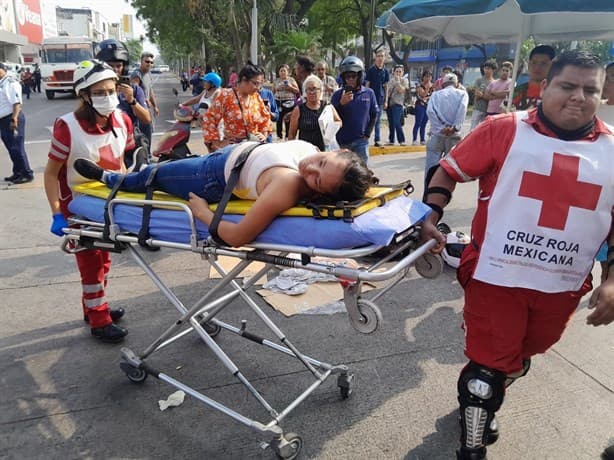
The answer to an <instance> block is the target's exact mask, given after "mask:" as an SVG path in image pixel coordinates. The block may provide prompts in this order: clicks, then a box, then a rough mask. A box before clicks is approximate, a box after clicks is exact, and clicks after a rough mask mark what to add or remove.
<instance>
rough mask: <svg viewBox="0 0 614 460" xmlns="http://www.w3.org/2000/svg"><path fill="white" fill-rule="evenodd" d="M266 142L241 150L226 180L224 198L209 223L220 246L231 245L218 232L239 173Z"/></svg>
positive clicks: (210, 229) (212, 234)
mask: <svg viewBox="0 0 614 460" xmlns="http://www.w3.org/2000/svg"><path fill="white" fill-rule="evenodd" d="M263 144H264V142H260V143H258V144H255V145H252V146H251V147H248V148H246V149H245V150H243V152H241V155H239V157H238V158H237V161H236V162H235V164H234V166H233V167H232V170H231V171H230V177H228V181H227V182H226V187H225V188H224V194H223V195H222V198H221V199H220V201H219V202H218V204H217V208H216V209H215V212H214V213H213V219H212V220H211V223H210V224H209V234H210V235H211V238H212V239H213V241H215V242H216V243H217V244H219V245H220V246H230V245H229V244H228V243H226V241H224V240H223V239H222V238H220V236H219V235H218V233H217V230H218V226H219V225H220V221H221V220H222V215H224V210H225V209H226V205H227V204H228V201H229V200H230V197H231V196H232V192H233V191H234V189H235V185H237V181H238V180H239V175H240V174H241V170H242V169H243V166H244V165H245V162H246V161H247V158H248V157H249V155H250V154H251V153H252V152H253V151H254V150H255V149H256V147H260V146H261V145H263Z"/></svg>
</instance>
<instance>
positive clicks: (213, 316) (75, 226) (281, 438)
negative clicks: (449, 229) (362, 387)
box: [62, 198, 443, 459]
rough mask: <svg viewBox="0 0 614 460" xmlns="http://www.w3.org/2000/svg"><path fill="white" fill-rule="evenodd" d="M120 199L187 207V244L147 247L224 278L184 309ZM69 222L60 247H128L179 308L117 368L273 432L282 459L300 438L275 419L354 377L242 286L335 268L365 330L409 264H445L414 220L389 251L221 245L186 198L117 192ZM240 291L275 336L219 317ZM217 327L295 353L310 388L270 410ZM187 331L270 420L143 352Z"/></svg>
mask: <svg viewBox="0 0 614 460" xmlns="http://www.w3.org/2000/svg"><path fill="white" fill-rule="evenodd" d="M118 205H132V206H153V207H160V208H165V209H168V208H173V209H179V210H181V211H183V212H185V213H186V214H187V215H188V217H189V222H190V226H191V237H190V243H189V244H188V243H176V242H168V241H163V240H158V239H154V238H149V239H147V240H146V242H145V243H146V245H148V246H150V247H160V248H162V247H165V248H170V249H180V250H187V251H191V252H195V253H199V254H201V257H203V258H204V259H206V260H207V261H208V262H209V263H210V264H211V266H212V267H213V268H214V269H215V270H216V271H217V272H218V273H219V274H220V276H221V279H219V280H218V283H217V285H216V286H214V287H213V288H212V289H210V290H209V291H208V292H206V293H205V294H204V295H203V296H202V297H201V298H200V299H199V300H198V301H197V302H196V303H195V304H194V305H193V306H191V307H189V308H188V307H186V306H185V305H184V304H183V303H182V302H181V300H180V299H179V298H178V297H177V296H176V295H175V294H174V292H173V291H172V290H171V289H170V288H169V287H167V286H166V285H165V284H164V282H163V281H162V280H161V279H160V278H159V277H158V275H157V274H156V273H155V272H154V271H153V269H152V268H151V267H150V266H149V264H148V263H147V262H146V261H145V259H144V258H143V256H142V255H141V253H140V251H142V250H143V249H142V248H140V245H139V238H138V236H137V235H134V234H130V233H124V232H122V231H121V230H120V228H119V226H118V224H117V223H116V221H115V218H114V210H115V207H116V206H118ZM69 222H70V223H71V224H72V226H71V227H70V228H65V229H64V233H65V237H64V241H63V244H62V249H63V250H64V251H65V252H68V253H76V252H79V251H83V250H88V249H100V250H105V251H109V252H123V251H128V253H129V254H130V255H131V256H132V258H133V259H134V260H135V261H136V263H137V264H138V265H139V266H140V267H141V269H142V270H143V271H144V272H145V274H146V275H147V276H148V277H149V278H150V279H151V280H152V281H153V283H154V284H155V285H156V286H157V287H158V289H159V290H160V291H161V292H162V294H163V295H164V296H165V297H166V298H167V299H168V300H169V301H170V302H171V304H172V305H173V306H174V307H175V308H176V309H177V311H178V312H179V314H180V317H179V319H177V320H176V321H175V322H174V323H173V324H172V325H171V326H170V327H169V328H168V329H167V330H166V331H164V332H163V333H162V335H160V336H159V337H158V338H157V339H156V340H154V341H153V343H151V344H150V345H149V346H148V347H147V348H146V349H145V350H144V351H142V352H141V353H136V352H134V351H132V350H131V349H129V348H122V349H121V356H122V360H121V362H120V368H121V369H122V371H123V372H124V373H125V374H126V376H127V377H128V379H129V380H130V381H131V382H134V383H143V382H144V381H145V379H146V378H147V376H148V375H152V376H154V377H155V378H157V379H159V380H161V381H163V382H165V383H167V384H169V385H171V386H172V387H174V388H176V389H178V390H183V391H184V392H185V393H187V394H189V395H190V396H192V397H194V398H195V399H197V400H198V401H200V402H202V403H204V404H205V405H207V406H209V407H212V408H214V409H217V410H219V411H220V412H222V413H224V414H225V415H227V416H229V417H231V418H233V419H234V420H235V421H237V422H239V423H242V424H244V425H246V426H248V427H250V428H252V429H254V430H255V431H257V432H258V433H260V434H262V435H266V436H269V437H271V436H272V439H270V440H269V441H268V442H263V443H262V446H263V447H271V448H272V450H273V451H274V453H275V455H277V457H278V458H282V459H294V458H296V457H297V456H298V454H299V452H300V450H301V448H302V439H301V438H300V436H298V435H296V434H294V433H287V432H284V430H283V429H282V428H281V426H280V423H281V422H282V420H283V419H285V418H286V416H288V414H289V413H290V412H291V411H292V410H294V409H295V408H296V407H297V406H298V405H299V404H300V403H301V402H302V401H304V400H305V399H306V398H307V397H308V396H309V395H310V394H311V393H313V392H314V391H315V390H316V389H317V388H318V387H319V386H320V385H321V384H322V383H324V381H325V380H326V379H327V378H328V377H331V376H333V375H337V386H338V388H339V391H340V394H341V397H342V398H343V399H345V398H348V397H349V396H350V394H351V393H352V381H353V378H354V376H353V374H352V373H351V372H350V370H349V369H348V367H347V366H345V365H342V364H341V365H333V364H329V363H325V362H322V361H319V360H316V359H314V358H312V357H309V356H307V355H305V354H303V353H302V352H301V351H299V350H298V348H297V347H296V346H294V345H293V343H292V342H291V341H290V340H289V339H288V337H286V335H285V334H284V333H283V331H281V330H280V329H279V328H278V327H277V325H276V324H275V323H274V322H273V321H272V320H271V318H270V317H269V316H268V315H267V314H266V313H265V312H264V310H263V309H262V308H261V307H260V306H258V304H257V303H256V302H255V301H254V300H253V299H252V298H251V297H250V295H249V294H248V293H247V292H246V291H247V289H249V288H250V287H252V286H253V285H254V284H255V283H256V282H257V281H258V280H259V279H261V278H262V277H263V276H265V275H266V273H268V272H269V271H270V270H273V269H277V268H279V267H289V268H302V269H306V270H310V271H314V272H318V273H326V274H329V275H334V276H336V277H337V278H338V279H339V281H340V283H341V286H342V288H343V293H344V296H343V300H344V304H345V307H346V309H347V312H348V316H349V320H350V323H351V324H352V326H353V327H354V328H355V329H356V330H357V331H359V332H361V333H364V334H370V333H373V332H374V331H375V330H376V329H377V327H378V324H379V323H380V322H381V320H382V315H381V312H380V310H379V308H378V307H377V305H376V304H375V303H374V301H375V300H377V299H378V298H379V297H380V296H381V295H383V294H384V293H385V292H387V291H388V290H390V289H392V287H393V286H395V285H396V284H398V283H399V282H400V281H401V280H402V279H403V278H404V277H405V275H406V274H407V272H408V271H409V269H410V267H411V266H412V265H414V266H415V267H416V269H417V270H418V272H419V273H420V274H421V275H422V276H424V277H427V278H432V277H435V276H437V275H439V274H440V273H441V271H442V270H443V261H442V260H441V258H440V257H439V256H434V255H432V254H430V253H429V250H430V249H431V248H432V247H433V246H435V244H436V243H435V241H434V240H431V241H428V242H427V243H425V244H423V245H419V244H418V241H419V239H418V236H419V227H416V226H412V227H410V228H409V229H407V230H406V231H404V232H403V233H402V234H399V235H398V237H397V238H396V239H395V240H396V241H395V242H394V244H393V245H392V247H393V249H392V250H388V248H389V247H387V246H378V245H371V246H367V247H362V248H356V249H344V250H337V249H333V250H331V249H318V248H316V247H303V246H293V245H278V244H263V243H252V244H249V245H247V246H246V248H240V249H237V248H230V247H223V246H218V245H217V244H215V243H214V242H213V241H212V240H211V238H208V239H206V240H202V239H199V237H198V233H197V230H196V223H195V220H194V216H193V214H192V212H191V210H190V208H189V207H188V206H187V205H186V204H184V203H179V202H174V201H160V200H135V199H125V198H115V199H112V200H110V201H109V202H108V225H105V224H104V223H99V222H93V221H90V220H87V219H83V218H79V217H72V218H70V219H69ZM382 251H385V252H386V254H385V255H384V257H383V258H382V259H380V260H378V261H377V262H376V263H374V264H373V265H371V266H370V267H368V268H367V269H364V268H358V269H357V268H349V267H347V266H344V265H335V264H329V263H322V262H314V261H312V257H326V258H336V259H338V258H365V257H367V258H369V257H374V256H376V255H377V254H379V253H381V252H382ZM290 254H298V255H300V259H296V258H294V257H290ZM219 256H228V257H233V258H236V259H238V263H237V265H236V266H234V267H233V268H232V269H230V270H228V271H227V270H226V269H224V268H223V267H222V266H221V265H220V264H219V263H218V261H217V258H218V257H219ZM393 259H394V260H397V259H398V260H397V261H396V262H395V263H394V265H393V266H391V267H389V268H386V269H383V270H381V269H380V267H382V265H383V264H385V263H387V262H389V261H391V260H393ZM253 262H262V263H264V264H265V265H264V266H263V267H262V268H261V269H260V270H258V272H257V273H255V274H254V275H252V276H250V277H248V278H245V279H243V281H242V282H241V283H239V282H238V281H237V278H239V277H240V275H241V273H243V272H244V271H245V270H246V269H247V268H248V267H249V266H250V265H251V264H252V263H253ZM399 275H400V276H399ZM392 278H396V280H394V281H393V282H391V283H390V284H389V285H388V286H386V287H384V288H382V289H381V290H380V291H379V292H378V293H377V294H376V295H375V296H374V297H373V298H372V299H371V300H368V299H366V298H363V297H362V296H361V285H362V283H363V282H378V281H387V280H390V279H392ZM228 286H230V287H231V288H232V290H231V292H229V293H226V294H221V292H222V290H223V289H224V288H226V287H228ZM237 297H240V298H241V299H242V300H243V301H244V302H245V303H246V304H247V305H248V306H249V307H250V309H251V310H252V312H254V313H255V314H256V316H257V317H258V318H259V319H260V320H261V321H262V322H263V323H264V325H265V326H266V327H267V328H268V329H269V330H270V331H271V332H272V333H273V334H274V335H275V337H276V338H277V340H278V341H279V343H276V342H273V341H270V340H267V339H266V338H264V337H262V336H259V335H258V334H255V333H253V332H251V331H248V330H247V322H246V321H245V320H243V321H242V322H241V325H240V327H236V326H233V325H231V324H228V323H226V322H224V321H222V320H220V319H218V318H217V315H218V314H219V313H220V312H221V311H222V310H223V309H224V308H225V307H226V306H227V305H229V304H230V302H232V301H233V300H234V299H236V298H237ZM222 330H225V331H228V332H231V333H233V334H236V335H238V336H240V337H243V338H245V339H248V340H250V341H252V342H255V343H257V344H260V345H262V346H265V347H267V348H269V349H272V350H276V351H278V352H280V353H282V354H285V355H288V356H291V357H294V358H296V359H297V360H299V361H300V362H301V363H302V364H303V365H304V367H305V368H306V369H307V370H308V371H309V372H310V373H311V374H312V376H313V379H314V381H313V383H311V384H310V385H308V387H307V388H306V389H305V390H304V391H303V392H302V393H300V394H299V395H298V396H297V397H296V398H295V399H294V400H293V401H291V402H290V403H289V404H288V405H287V406H286V407H285V408H283V409H282V410H276V409H274V408H273V407H272V405H271V404H270V403H269V402H268V401H267V400H266V399H265V398H264V397H263V395H262V394H261V393H260V392H259V391H258V390H257V389H256V388H255V387H254V386H253V385H252V384H251V382H250V381H249V380H248V379H247V378H246V377H245V376H244V374H243V373H242V372H241V371H240V370H239V369H238V367H237V366H236V365H235V364H234V362H233V361H232V360H231V358H230V357H229V356H228V355H227V354H226V353H225V352H224V350H222V348H221V347H220V346H219V345H217V343H216V341H215V340H214V337H215V336H216V335H217V334H218V333H219V332H220V331H222ZM192 332H196V334H198V336H199V337H200V338H201V339H202V341H203V342H204V343H205V344H206V345H207V347H208V348H209V349H210V350H211V351H212V352H213V353H214V355H215V356H216V357H217V359H219V360H220V361H221V362H222V364H223V365H224V367H225V368H226V369H227V370H228V371H229V372H230V373H231V374H232V375H234V376H235V377H236V378H237V379H238V381H239V382H240V383H242V384H243V385H244V386H245V387H246V388H247V390H248V391H249V393H250V394H251V395H252V396H253V397H254V398H255V399H256V400H257V401H258V402H259V403H260V404H261V405H262V406H263V407H264V408H265V409H266V411H267V412H268V413H269V415H270V416H271V420H270V421H268V422H259V421H257V420H254V419H251V418H249V417H247V416H245V415H243V414H240V413H238V412H236V411H235V410H233V409H231V408H230V407H227V406H225V405H224V404H221V403H220V402H218V401H216V400H214V399H211V398H210V397H208V396H206V395H205V394H203V393H201V392H199V391H197V390H195V389H193V388H191V387H189V386H187V385H185V384H184V383H182V382H180V381H178V380H176V379H175V378H173V377H171V376H170V375H168V374H166V373H164V372H162V371H160V370H158V369H157V368H155V367H154V366H152V365H150V364H149V362H148V358H149V357H150V356H151V355H153V354H154V353H156V352H158V351H160V350H162V349H163V348H165V347H167V346H169V345H171V344H173V343H174V342H176V341H177V340H179V339H180V338H182V337H184V336H186V335H188V334H190V333H192Z"/></svg>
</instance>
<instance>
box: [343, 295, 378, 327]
mask: <svg viewBox="0 0 614 460" xmlns="http://www.w3.org/2000/svg"><path fill="white" fill-rule="evenodd" d="M356 303H357V306H358V312H359V313H360V321H359V322H356V321H352V320H351V319H350V323H351V324H352V327H354V329H356V330H357V331H358V332H360V333H361V334H371V333H372V332H375V330H376V329H377V327H378V325H379V323H380V321H382V312H381V311H380V309H379V307H378V306H377V305H375V303H373V302H371V301H370V300H367V299H358V300H357V302H356Z"/></svg>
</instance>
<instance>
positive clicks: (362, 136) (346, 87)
mask: <svg viewBox="0 0 614 460" xmlns="http://www.w3.org/2000/svg"><path fill="white" fill-rule="evenodd" d="M339 71H340V72H341V80H342V83H343V85H342V87H341V89H338V90H337V91H335V92H334V93H333V95H332V97H331V100H330V103H331V104H332V105H333V107H335V109H336V110H337V113H338V114H339V116H340V117H341V121H342V122H343V124H342V126H341V128H340V129H339V131H337V142H338V143H339V147H341V148H346V149H349V150H351V151H353V152H355V153H357V154H358V155H359V156H360V157H361V158H362V159H363V160H364V161H365V163H368V161H369V137H371V132H372V131H373V127H374V126H375V122H376V120H377V118H378V115H379V113H380V109H379V106H378V105H377V101H376V99H375V94H374V93H373V90H371V89H370V88H367V87H365V86H363V85H362V84H361V83H362V77H363V75H364V71H365V66H364V64H363V63H362V61H361V60H360V59H358V58H357V57H356V56H347V57H345V58H344V59H343V61H341V64H339Z"/></svg>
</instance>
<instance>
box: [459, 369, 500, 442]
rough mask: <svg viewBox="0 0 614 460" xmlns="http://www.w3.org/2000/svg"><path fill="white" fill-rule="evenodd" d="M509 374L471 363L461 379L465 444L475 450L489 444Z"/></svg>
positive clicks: (462, 372)
mask: <svg viewBox="0 0 614 460" xmlns="http://www.w3.org/2000/svg"><path fill="white" fill-rule="evenodd" d="M505 379H506V375H505V373H503V372H501V371H497V370H494V369H490V368H488V367H485V366H482V365H480V364H478V363H475V362H473V361H470V362H469V364H467V366H465V368H464V369H463V370H462V371H461V375H460V377H459V379H458V402H459V404H460V416H461V429H462V435H461V444H462V446H463V447H467V448H470V449H475V448H479V447H482V446H484V445H486V444H487V443H488V442H487V441H488V431H487V428H488V427H490V424H491V422H492V420H493V418H494V416H495V412H497V410H499V408H500V407H501V404H503V397H504V396H505Z"/></svg>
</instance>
